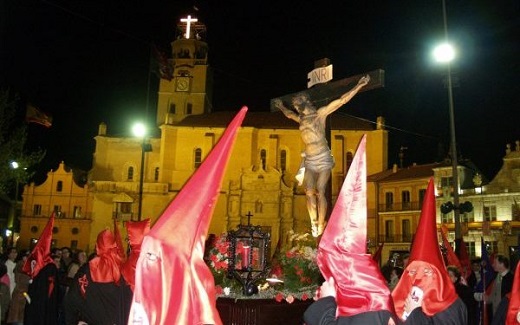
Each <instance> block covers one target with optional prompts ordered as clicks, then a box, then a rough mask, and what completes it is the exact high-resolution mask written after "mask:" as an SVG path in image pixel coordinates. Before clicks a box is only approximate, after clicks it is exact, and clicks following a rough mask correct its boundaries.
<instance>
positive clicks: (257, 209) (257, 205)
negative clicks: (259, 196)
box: [255, 200, 264, 213]
mask: <svg viewBox="0 0 520 325" xmlns="http://www.w3.org/2000/svg"><path fill="white" fill-rule="evenodd" d="M263 210H264V204H263V203H262V201H259V200H258V201H256V202H255V212H256V213H262V212H263Z"/></svg>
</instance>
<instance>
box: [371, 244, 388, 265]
mask: <svg viewBox="0 0 520 325" xmlns="http://www.w3.org/2000/svg"><path fill="white" fill-rule="evenodd" d="M383 246H385V242H382V243H379V246H378V247H377V250H376V251H375V252H374V255H372V259H373V260H374V261H376V262H377V263H379V260H381V254H382V253H383Z"/></svg>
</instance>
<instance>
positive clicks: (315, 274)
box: [280, 231, 322, 291]
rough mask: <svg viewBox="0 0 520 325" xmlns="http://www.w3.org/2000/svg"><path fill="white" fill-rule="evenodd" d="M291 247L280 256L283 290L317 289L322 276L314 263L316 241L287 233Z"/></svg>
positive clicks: (309, 237) (304, 236)
mask: <svg viewBox="0 0 520 325" xmlns="http://www.w3.org/2000/svg"><path fill="white" fill-rule="evenodd" d="M289 236H290V237H289V240H290V242H291V243H293V246H292V247H291V248H290V249H288V250H286V251H285V252H282V254H281V256H280V269H281V272H282V274H281V275H280V276H281V277H282V278H283V281H284V288H285V289H287V290H290V291H297V290H301V289H302V288H306V287H317V286H318V285H319V284H321V281H322V276H321V272H320V270H319V268H318V264H317V263H316V255H317V248H316V240H315V239H314V238H313V237H312V236H311V235H310V234H309V233H305V234H297V233H294V232H292V231H291V232H290V233H289Z"/></svg>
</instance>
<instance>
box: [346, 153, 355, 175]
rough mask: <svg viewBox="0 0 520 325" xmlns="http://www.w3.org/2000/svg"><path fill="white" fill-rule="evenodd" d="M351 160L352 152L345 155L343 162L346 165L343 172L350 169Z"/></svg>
mask: <svg viewBox="0 0 520 325" xmlns="http://www.w3.org/2000/svg"><path fill="white" fill-rule="evenodd" d="M352 160H354V155H352V152H350V151H349V152H347V155H346V157H345V162H346V164H347V166H346V169H345V170H347V171H348V170H349V169H350V165H352Z"/></svg>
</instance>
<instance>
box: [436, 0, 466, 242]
mask: <svg viewBox="0 0 520 325" xmlns="http://www.w3.org/2000/svg"><path fill="white" fill-rule="evenodd" d="M442 17H443V22H444V24H443V25H444V41H445V43H444V44H441V45H439V46H438V47H437V48H435V50H434V53H433V54H434V56H435V59H436V60H437V61H438V62H442V63H446V69H447V78H446V79H447V84H446V86H447V88H448V105H449V114H450V139H451V167H452V186H453V217H454V221H455V239H460V238H462V236H461V226H460V211H459V175H458V174H459V173H458V170H457V166H458V161H457V141H456V137H455V115H454V109H453V85H452V80H451V64H450V62H451V61H452V60H453V59H454V58H455V50H454V49H453V47H452V46H451V45H450V44H449V43H448V22H447V18H446V1H445V0H442Z"/></svg>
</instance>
